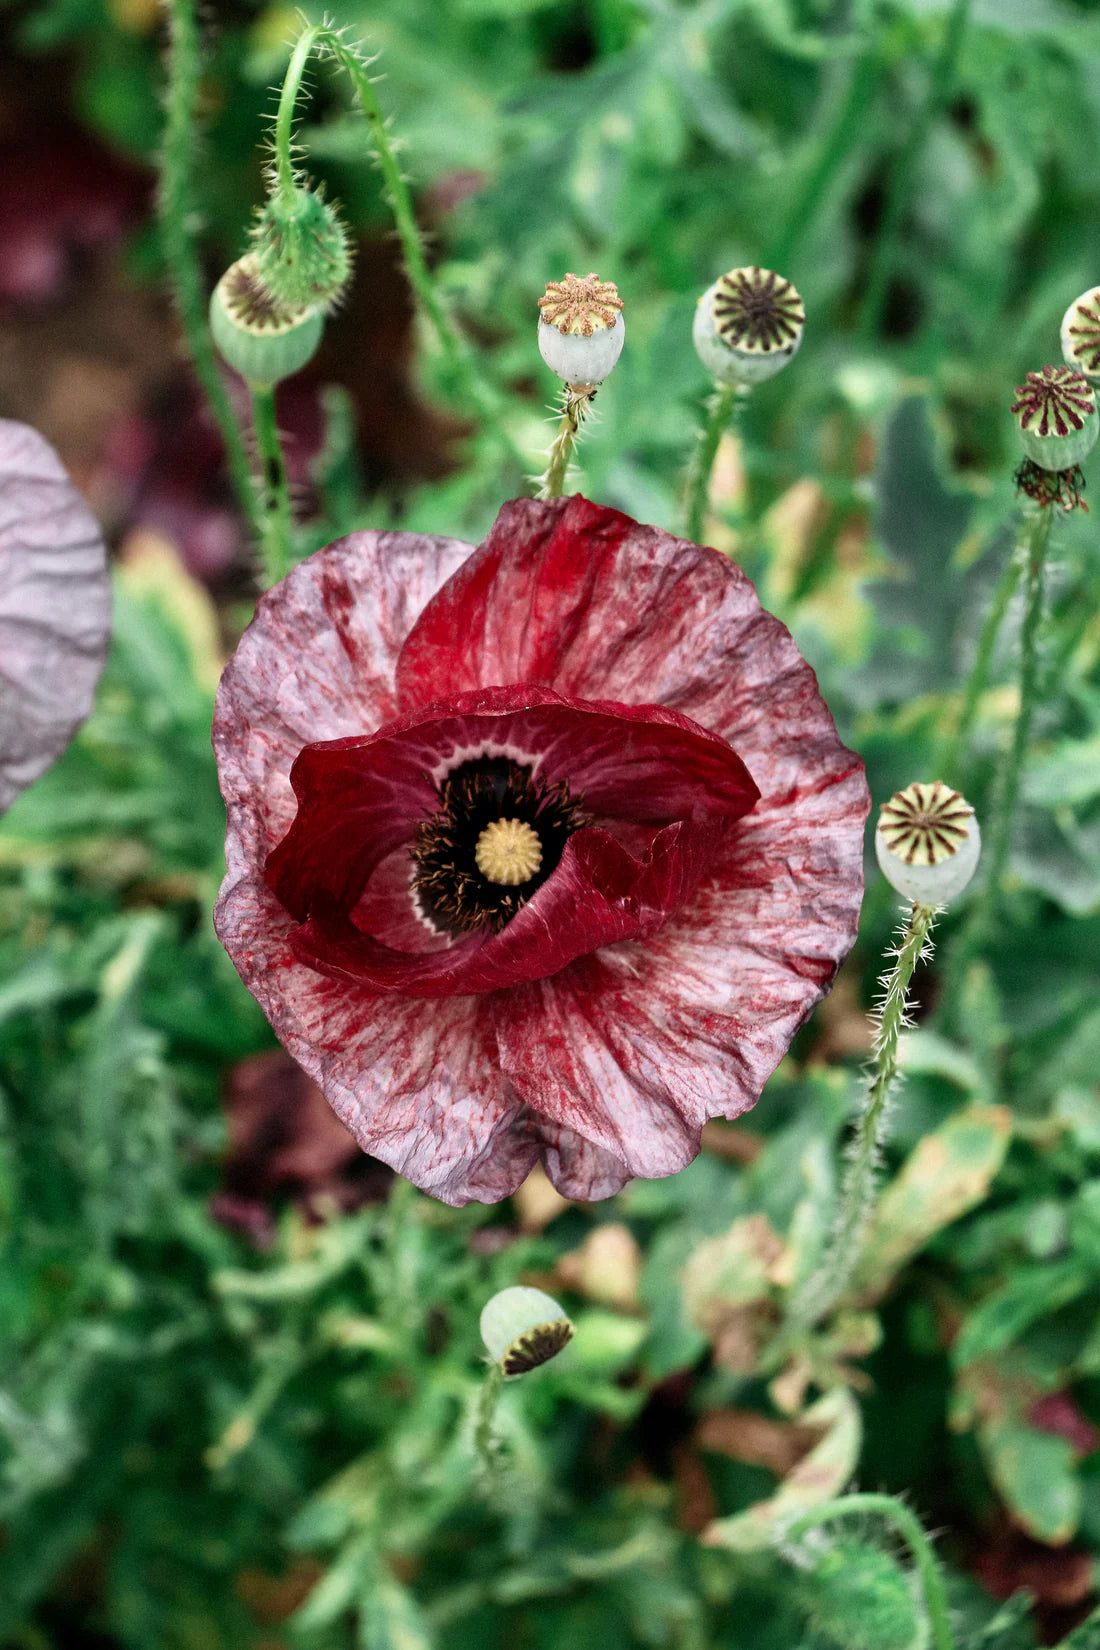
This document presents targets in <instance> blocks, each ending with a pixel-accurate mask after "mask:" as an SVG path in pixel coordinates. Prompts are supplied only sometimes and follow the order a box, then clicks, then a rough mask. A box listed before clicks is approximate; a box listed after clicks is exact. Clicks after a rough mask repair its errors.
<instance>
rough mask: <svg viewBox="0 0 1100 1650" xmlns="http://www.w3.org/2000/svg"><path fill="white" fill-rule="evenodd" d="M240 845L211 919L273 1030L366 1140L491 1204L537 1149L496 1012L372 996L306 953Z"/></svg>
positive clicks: (439, 1191) (457, 1194) (449, 1191)
mask: <svg viewBox="0 0 1100 1650" xmlns="http://www.w3.org/2000/svg"><path fill="white" fill-rule="evenodd" d="M239 855H240V848H239V844H238V845H237V849H236V852H235V853H234V857H233V859H232V861H231V864H230V872H229V879H228V880H229V882H230V886H229V890H228V892H226V893H224V894H223V895H222V897H221V899H220V900H219V901H218V906H217V909H216V911H215V917H214V923H215V927H216V928H217V931H218V936H219V938H220V939H221V941H222V944H223V945H224V946H225V947H226V949H227V950H228V951H229V953H230V955H231V956H232V958H233V960H234V962H235V963H236V964H237V968H238V970H239V972H240V975H241V978H242V979H243V980H244V983H245V985H246V986H247V987H248V989H249V991H251V993H252V995H253V996H254V997H255V998H256V1001H257V1002H258V1003H259V1005H260V1007H261V1008H262V1009H263V1011H264V1013H265V1014H266V1015H267V1017H268V1019H269V1020H270V1022H271V1024H272V1027H273V1028H274V1030H275V1034H276V1036H277V1037H278V1038H279V1040H280V1042H282V1044H283V1045H284V1047H285V1048H287V1049H288V1050H289V1052H290V1053H291V1054H292V1055H293V1056H294V1058H295V1059H296V1060H297V1061H298V1063H299V1064H300V1065H301V1066H303V1067H304V1069H305V1070H306V1071H307V1072H308V1073H309V1074H310V1076H311V1077H312V1078H313V1079H314V1080H315V1081H316V1082H317V1083H318V1084H319V1085H320V1086H321V1088H322V1089H323V1090H324V1093H325V1098H326V1099H327V1100H328V1102H329V1104H330V1105H331V1106H332V1107H333V1109H334V1110H335V1112H336V1114H337V1116H338V1117H340V1118H341V1119H342V1120H343V1122H344V1123H346V1125H347V1127H348V1128H349V1129H350V1130H351V1132H352V1134H353V1135H354V1136H355V1138H356V1140H357V1141H358V1142H359V1144H360V1146H362V1148H363V1150H364V1151H366V1152H370V1153H371V1154H372V1155H373V1156H375V1157H379V1158H381V1159H382V1161H383V1162H384V1163H389V1164H390V1165H391V1166H392V1167H393V1168H395V1169H396V1170H397V1171H398V1172H399V1173H400V1174H403V1175H405V1176H407V1178H408V1179H409V1180H411V1181H413V1182H414V1184H416V1185H417V1186H420V1187H421V1188H422V1189H423V1190H424V1191H426V1192H430V1193H431V1194H432V1195H433V1197H438V1198H441V1199H442V1200H443V1201H444V1202H445V1203H454V1204H463V1203H468V1202H469V1201H470V1200H471V1199H475V1200H477V1201H479V1202H485V1203H495V1202H497V1201H498V1200H499V1199H500V1198H502V1197H507V1196H508V1195H509V1193H510V1192H513V1191H514V1190H515V1188H516V1187H517V1186H518V1185H519V1184H520V1182H521V1181H522V1180H523V1179H524V1177H525V1175H527V1174H528V1173H529V1171H530V1169H531V1168H532V1167H533V1165H534V1163H535V1162H536V1160H537V1158H538V1155H539V1147H538V1142H537V1140H535V1138H534V1137H533V1136H532V1134H531V1132H530V1130H529V1128H528V1126H527V1125H526V1123H525V1121H524V1115H523V1110H522V1107H521V1106H520V1103H519V1101H518V1100H517V1099H516V1097H515V1096H514V1095H511V1094H509V1093H508V1091H507V1088H506V1085H505V1083H504V1081H503V1078H502V1077H501V1074H500V1070H499V1065H498V1062H497V1058H496V1045H495V1040H494V1038H493V1033H492V1023H491V1011H490V1009H489V1006H488V1004H487V1002H485V1001H483V1000H482V999H480V998H477V997H454V998H452V999H450V1000H449V1001H448V1002H445V1003H438V1004H435V1005H433V1007H432V1009H431V1012H430V1013H425V1009H424V1004H423V1003H421V1002H418V1001H417V1000H416V999H415V998H397V997H373V996H371V995H370V994H368V993H366V992H364V991H362V990H361V989H360V988H358V987H356V986H350V985H346V984H343V983H341V982H339V981H336V980H332V979H326V978H324V977H323V976H322V975H320V974H318V973H316V972H315V971H314V970H313V969H311V968H306V967H304V966H303V965H302V964H301V963H299V962H298V961H297V960H296V958H295V956H294V953H293V951H292V949H291V946H290V932H291V930H292V928H293V926H294V924H293V922H292V920H291V918H290V917H288V916H287V914H286V912H285V911H284V910H283V909H282V907H281V906H280V904H279V902H278V901H277V900H276V898H275V896H274V894H272V893H270V892H269V891H268V890H267V889H266V888H264V887H262V885H260V884H258V883H257V881H256V880H255V879H254V878H249V877H247V876H242V875H241V874H240V873H241V864H240V857H239Z"/></svg>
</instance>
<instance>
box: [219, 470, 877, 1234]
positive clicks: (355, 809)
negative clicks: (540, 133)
mask: <svg viewBox="0 0 1100 1650" xmlns="http://www.w3.org/2000/svg"><path fill="white" fill-rule="evenodd" d="M214 746H215V750H216V752H217V756H218V763H219V768H220V772H221V781H222V789H223V793H224V795H225V798H226V802H227V805H228V813H229V830H228V838H227V846H226V855H227V861H228V870H227V875H226V880H225V883H224V885H223V888H222V893H221V896H220V899H219V901H218V906H217V910H216V913H215V923H216V926H217V930H218V933H219V935H220V937H221V939H222V942H223V943H224V945H225V946H226V948H227V950H228V951H229V953H230V955H231V956H232V958H233V960H234V962H235V964H236V966H237V968H238V970H239V972H240V974H241V976H242V978H243V979H244V981H245V984H246V985H247V986H248V988H249V990H250V991H251V992H252V993H253V995H254V996H255V997H256V998H257V1000H258V1001H259V1003H260V1004H261V1006H262V1007H263V1009H264V1012H265V1013H266V1014H267V1016H268V1018H269V1020H270V1021H271V1023H272V1025H273V1026H274V1028H275V1031H276V1033H277V1035H278V1036H279V1038H280V1039H281V1041H282V1042H283V1043H284V1045H285V1046H286V1048H287V1049H288V1050H289V1051H290V1053H291V1054H293V1055H294V1057H295V1059H296V1060H298V1061H299V1062H300V1063H301V1064H302V1065H303V1066H304V1067H305V1069H306V1070H307V1071H308V1072H309V1073H310V1075H311V1076H312V1077H313V1078H314V1079H315V1080H316V1082H317V1083H318V1084H319V1085H320V1087H321V1089H322V1090H323V1091H324V1093H325V1096H326V1098H327V1099H328V1101H329V1103H330V1104H331V1105H332V1106H333V1108H334V1109H335V1110H336V1112H337V1113H338V1114H339V1116H340V1117H341V1118H342V1120H343V1121H344V1122H345V1123H346V1124H347V1126H348V1128H349V1129H350V1130H351V1131H352V1133H353V1134H354V1135H355V1137H356V1139H357V1140H358V1141H359V1143H360V1145H361V1146H362V1147H363V1149H364V1150H365V1151H369V1152H371V1153H372V1154H373V1155H374V1156H376V1157H380V1158H382V1159H383V1160H384V1161H385V1162H387V1163H390V1164H391V1165H392V1166H393V1167H394V1168H395V1169H397V1170H398V1171H399V1172H400V1173H401V1174H403V1175H406V1176H407V1177H408V1178H409V1179H410V1180H412V1181H414V1182H415V1184H416V1185H418V1186H420V1187H422V1188H423V1189H424V1190H425V1191H428V1192H430V1193H432V1194H433V1195H434V1196H435V1197H438V1198H441V1199H442V1200H443V1201H445V1202H449V1203H454V1204H462V1203H466V1202H468V1201H469V1200H470V1199H478V1200H480V1201H483V1202H491V1201H495V1200H496V1199H498V1198H501V1197H504V1196H506V1195H507V1194H508V1193H509V1192H511V1191H513V1190H514V1189H515V1187H516V1186H517V1185H518V1184H519V1183H520V1181H521V1180H522V1179H523V1178H524V1176H525V1175H526V1174H527V1173H528V1171H529V1170H530V1169H531V1168H532V1166H533V1165H534V1164H535V1162H536V1161H537V1160H538V1159H539V1157H540V1156H541V1157H542V1158H543V1160H544V1162H545V1165H546V1170H547V1173H548V1174H549V1176H550V1178H551V1179H552V1180H553V1182H554V1184H555V1185H556V1186H557V1187H558V1189H559V1190H560V1191H562V1192H563V1193H564V1194H565V1195H566V1196H568V1197H577V1198H586V1199H591V1198H599V1197H606V1196H608V1195H610V1194H611V1193H613V1192H615V1191H618V1190H619V1189H620V1188H621V1187H622V1186H623V1185H624V1184H625V1183H626V1181H627V1180H629V1179H630V1177H631V1176H632V1175H642V1176H662V1175H667V1174H671V1173H672V1172H674V1171H675V1170H676V1169H679V1168H682V1167H683V1165H684V1164H686V1163H688V1162H689V1161H690V1160H691V1159H692V1158H693V1157H694V1156H695V1154H696V1152H697V1151H698V1149H699V1135H700V1130H701V1129H702V1126H703V1124H704V1123H705V1122H706V1120H707V1119H708V1118H709V1117H713V1116H716V1115H721V1116H726V1117H730V1116H736V1115H737V1114H738V1113H740V1112H743V1111H745V1110H747V1109H748V1107H750V1106H751V1105H753V1104H754V1102H755V1101H756V1099H757V1098H758V1097H759V1094H760V1090H761V1087H762V1086H763V1084H764V1082H765V1080H766V1079H767V1077H768V1076H769V1075H770V1073H771V1072H772V1071H773V1070H774V1068H775V1066H776V1065H777V1063H778V1062H779V1060H780V1059H781V1058H782V1056H783V1054H784V1052H785V1051H786V1049H787V1047H788V1045H789V1043H790V1040H791V1037H792V1036H793V1034H794V1032H795V1031H796V1029H797V1028H798V1026H799V1025H800V1024H801V1023H802V1021H803V1020H804V1019H805V1018H806V1016H807V1014H808V1013H809V1012H810V1010H811V1008H812V1007H813V1005H814V1003H816V1002H817V1001H818V999H819V998H820V997H821V996H822V994H823V993H824V992H825V990H826V989H827V988H828V986H829V984H830V982H831V980H832V977H833V975H834V973H835V971H836V968H837V965H838V963H839V961H840V959H841V958H842V957H843V956H844V955H845V953H846V952H847V950H848V948H849V947H850V945H851V943H852V941H853V939H854V937H855V929H856V921H857V916H858V911H859V903H860V895H861V891H862V837H863V821H864V819H865V816H866V813H867V808H868V796H867V788H866V785H865V782H864V778H863V768H862V764H861V763H860V761H859V760H858V758H857V757H855V756H853V755H852V754H851V753H850V752H849V751H847V750H845V749H844V747H843V746H842V745H841V744H840V742H839V740H838V738H837V734H836V729H835V727H834V725H833V721H832V718H831V716H830V715H829V712H828V710H827V709H826V707H825V705H824V704H823V702H822V700H821V697H820V695H819V693H818V690H817V683H816V680H815V677H814V674H813V671H812V670H811V669H810V667H809V665H807V664H806V662H805V661H804V660H803V659H802V658H801V656H800V655H799V653H798V651H797V649H796V648H795V646H794V643H793V642H792V640H791V638H790V636H789V634H788V632H787V631H786V629H785V628H784V627H783V626H782V625H781V624H780V623H779V622H778V620H776V619H774V618H772V617H771V615H770V614H768V613H765V612H764V611H763V610H762V608H761V607H760V605H759V603H758V601H757V599H756V595H755V592H754V590H753V587H752V585H751V584H750V582H749V581H748V579H747V578H745V576H744V575H743V574H742V573H741V571H740V570H739V569H738V568H737V567H735V566H733V565H731V564H730V563H729V562H727V561H726V560H725V559H724V558H723V557H722V556H720V555H719V554H718V553H717V552H716V551H713V550H708V549H701V548H700V547H699V546H697V545H694V544H689V543H686V542H685V541H684V540H682V539H676V538H673V537H671V536H670V535H669V534H667V533H662V532H659V531H658V530H656V529H655V528H651V527H642V526H639V525H638V524H637V523H636V522H634V521H631V520H630V518H629V517H627V516H624V515H621V514H620V513H619V512H618V511H615V510H610V509H606V508H602V507H600V506H597V505H595V504H591V503H589V502H588V501H587V500H586V499H583V498H580V497H575V498H569V499H556V500H553V501H550V502H546V503H542V502H536V501H534V500H531V499H521V500H517V501H514V502H512V503H510V504H506V505H505V506H504V508H503V509H502V511H501V513H500V515H499V517H498V519H497V521H496V524H495V525H494V527H493V529H492V531H491V532H490V534H489V536H488V538H487V539H486V540H485V542H484V543H483V544H482V545H481V546H480V548H478V549H477V550H472V549H471V548H470V546H468V545H466V544H461V543H458V542H456V541H455V540H453V539H445V538H434V537H425V536H421V535H417V534H409V533H353V534H351V535H350V536H349V537H348V538H345V539H341V540H339V541H338V542H337V543H336V544H332V545H329V547H328V548H327V549H325V550H322V551H320V552H318V554H317V555H315V556H313V557H311V558H310V559H309V560H308V561H306V562H303V563H302V564H301V565H300V566H299V567H297V568H295V569H294V571H293V572H292V573H291V574H290V575H289V577H288V578H286V579H285V580H284V581H283V582H282V584H280V585H278V586H277V587H276V588H275V589H274V590H272V591H270V592H269V593H268V594H267V595H266V596H265V597H264V598H262V600H261V601H260V604H259V606H258V608H257V613H256V618H255V620H254V621H253V623H252V624H251V626H250V627H249V629H248V631H247V632H246V633H245V636H244V638H243V639H242V641H241V644H240V646H239V648H238V650H237V653H236V655H235V656H234V658H233V659H232V660H231V662H230V664H229V666H228V667H227V669H226V672H225V675H224V676H223V678H222V683H221V687H220V690H219V694H218V701H217V708H216V712H215V720H214Z"/></svg>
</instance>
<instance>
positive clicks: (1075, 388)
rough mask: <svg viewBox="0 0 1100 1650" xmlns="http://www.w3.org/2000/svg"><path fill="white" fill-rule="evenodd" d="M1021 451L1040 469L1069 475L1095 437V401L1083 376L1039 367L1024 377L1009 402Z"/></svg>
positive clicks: (1099, 431)
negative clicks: (1016, 427) (1020, 443)
mask: <svg viewBox="0 0 1100 1650" xmlns="http://www.w3.org/2000/svg"><path fill="white" fill-rule="evenodd" d="M1012 411H1013V412H1014V413H1015V414H1016V422H1017V424H1018V425H1019V428H1020V440H1021V442H1022V443H1023V448H1024V452H1025V453H1026V454H1027V456H1028V458H1030V459H1032V460H1033V461H1034V463H1036V464H1038V465H1040V466H1041V467H1042V468H1043V469H1044V470H1072V469H1073V467H1074V465H1075V464H1080V463H1081V460H1082V459H1084V458H1087V457H1088V455H1089V453H1090V452H1091V451H1092V449H1093V447H1094V446H1095V445H1096V437H1097V436H1098V435H1100V417H1098V416H1097V412H1096V397H1095V395H1094V394H1093V392H1092V388H1091V386H1090V384H1089V381H1088V379H1087V378H1086V377H1085V375H1084V373H1083V372H1077V371H1076V370H1075V368H1073V367H1043V369H1042V371H1040V372H1029V373H1028V375H1027V379H1026V382H1024V383H1023V384H1020V385H1019V386H1018V387H1017V390H1016V399H1015V401H1014V402H1013V403H1012Z"/></svg>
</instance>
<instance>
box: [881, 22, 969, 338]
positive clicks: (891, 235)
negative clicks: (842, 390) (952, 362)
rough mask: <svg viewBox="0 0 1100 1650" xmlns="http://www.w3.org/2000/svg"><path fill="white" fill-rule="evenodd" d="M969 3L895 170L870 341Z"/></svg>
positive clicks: (949, 30)
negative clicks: (922, 155) (917, 172)
mask: <svg viewBox="0 0 1100 1650" xmlns="http://www.w3.org/2000/svg"><path fill="white" fill-rule="evenodd" d="M970 5H971V0H955V4H954V6H953V7H952V9H951V16H950V17H949V18H948V20H947V27H946V28H945V29H944V34H943V40H942V41H941V43H940V49H939V52H938V53H937V55H936V60H935V62H934V63H933V65H932V68H931V71H930V74H929V82H928V91H927V93H926V95H925V99H924V102H923V104H922V105H921V109H920V112H919V114H918V115H917V118H916V120H915V121H914V122H913V126H912V129H911V130H910V133H909V137H908V140H907V142H906V144H905V147H904V148H903V149H902V150H901V151H900V152H899V154H898V158H897V161H896V163H895V165H894V168H893V174H892V176H891V178H890V184H889V192H888V194H887V198H886V206H885V209H884V211H883V214H882V221H881V223H880V224H879V228H878V235H877V238H876V241H875V247H874V251H873V253H872V255H871V267H870V270H869V272H868V275H867V285H866V289H865V293H864V299H863V305H862V308H861V310H860V316H859V330H860V332H861V333H862V335H863V336H864V337H865V338H869V337H872V336H873V335H874V334H875V333H876V332H877V331H878V328H879V323H880V321H881V319H882V310H883V305H884V303H885V301H886V291H887V288H888V286H889V284H890V277H891V275H892V274H893V273H894V265H895V263H896V261H897V250H898V237H899V234H900V231H901V223H902V218H903V217H904V215H905V208H906V207H907V205H908V204H909V196H910V192H911V189H912V183H913V176H914V173H915V171H916V167H917V162H918V161H919V159H920V157H921V154H922V153H923V151H924V146H925V143H926V142H927V139H928V134H929V132H930V131H931V129H932V123H933V122H934V120H935V119H936V116H937V115H938V114H939V113H940V111H941V110H942V109H944V108H946V106H947V103H948V100H949V98H950V97H951V92H952V89H953V87H954V82H955V68H956V65H957V64H958V61H959V53H960V51H961V50H962V43H963V37H964V35H965V33H966V25H967V21H968V19H969V16H970Z"/></svg>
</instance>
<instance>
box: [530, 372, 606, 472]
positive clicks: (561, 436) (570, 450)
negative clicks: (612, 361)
mask: <svg viewBox="0 0 1100 1650" xmlns="http://www.w3.org/2000/svg"><path fill="white" fill-rule="evenodd" d="M595 394H596V389H595V385H593V384H563V385H562V390H561V400H560V403H559V407H560V417H559V419H558V431H557V434H556V435H555V437H554V439H553V441H552V442H551V443H550V450H549V452H548V453H547V464H546V469H545V470H544V471H543V473H542V475H541V476H535V477H534V478H533V480H534V482H535V485H536V486H537V488H538V492H537V493H536V494H535V497H536V498H541V499H549V498H561V496H562V494H563V493H564V491H565V486H566V482H567V480H568V475H569V466H570V464H571V463H572V461H573V458H574V456H575V454H576V449H577V443H578V442H579V441H580V438H581V432H582V430H583V429H584V426H585V425H586V424H587V423H589V422H591V421H594V420H596V419H597V418H598V417H599V415H598V413H597V412H596V409H595V407H594V406H593V405H592V403H593V400H594V398H595ZM555 411H558V409H555Z"/></svg>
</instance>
